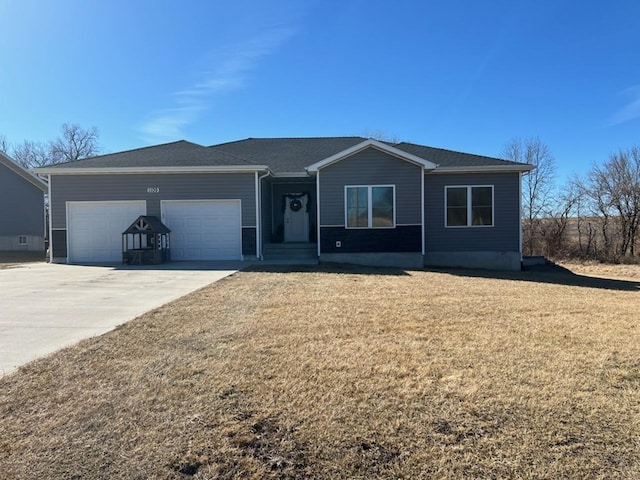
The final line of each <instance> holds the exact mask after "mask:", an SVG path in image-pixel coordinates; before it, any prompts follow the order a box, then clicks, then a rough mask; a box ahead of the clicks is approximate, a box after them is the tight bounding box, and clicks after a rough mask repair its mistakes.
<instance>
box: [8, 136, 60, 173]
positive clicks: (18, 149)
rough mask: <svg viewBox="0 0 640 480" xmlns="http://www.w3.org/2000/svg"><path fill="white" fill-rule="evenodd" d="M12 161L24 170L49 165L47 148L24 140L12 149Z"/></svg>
mask: <svg viewBox="0 0 640 480" xmlns="http://www.w3.org/2000/svg"><path fill="white" fill-rule="evenodd" d="M12 153H13V155H12V156H13V159H14V160H15V161H16V162H17V163H19V164H20V165H22V166H23V167H24V168H26V169H31V168H36V167H42V166H44V165H49V164H50V163H51V159H50V156H49V147H48V146H47V145H46V144H44V143H41V142H32V141H31V140H24V141H23V142H22V143H20V144H18V145H15V146H14V147H13V149H12Z"/></svg>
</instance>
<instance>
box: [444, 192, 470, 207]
mask: <svg viewBox="0 0 640 480" xmlns="http://www.w3.org/2000/svg"><path fill="white" fill-rule="evenodd" d="M447 206H449V207H465V208H467V187H455V188H447Z"/></svg>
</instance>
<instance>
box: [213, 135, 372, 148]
mask: <svg viewBox="0 0 640 480" xmlns="http://www.w3.org/2000/svg"><path fill="white" fill-rule="evenodd" d="M356 138H357V139H360V140H367V138H365V137H361V136H359V135H343V136H335V137H332V136H328V137H317V136H316V137H247V138H242V139H240V140H233V141H231V142H224V143H217V144H214V145H209V148H212V147H220V146H222V145H231V144H235V143H241V142H246V141H247V140H336V139H356Z"/></svg>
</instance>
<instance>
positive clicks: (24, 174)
mask: <svg viewBox="0 0 640 480" xmlns="http://www.w3.org/2000/svg"><path fill="white" fill-rule="evenodd" d="M46 191H47V184H46V183H45V182H43V181H42V180H40V179H39V178H38V177H36V176H35V175H33V174H31V173H30V172H28V171H27V170H25V169H24V168H22V167H21V166H20V165H18V164H17V163H15V162H14V161H13V160H12V159H11V158H9V157H8V156H7V155H5V154H4V153H2V152H0V250H4V251H9V250H12V251H13V250H18V251H19V250H28V251H42V252H44V236H45V204H44V194H45V193H46Z"/></svg>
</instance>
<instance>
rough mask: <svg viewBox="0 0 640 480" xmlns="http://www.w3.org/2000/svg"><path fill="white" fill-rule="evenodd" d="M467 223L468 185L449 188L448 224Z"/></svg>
mask: <svg viewBox="0 0 640 480" xmlns="http://www.w3.org/2000/svg"><path fill="white" fill-rule="evenodd" d="M466 225H467V187H454V188H447V226H448V227H463V226H466Z"/></svg>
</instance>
